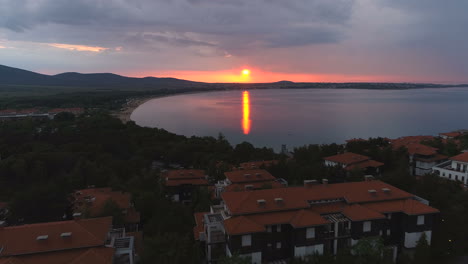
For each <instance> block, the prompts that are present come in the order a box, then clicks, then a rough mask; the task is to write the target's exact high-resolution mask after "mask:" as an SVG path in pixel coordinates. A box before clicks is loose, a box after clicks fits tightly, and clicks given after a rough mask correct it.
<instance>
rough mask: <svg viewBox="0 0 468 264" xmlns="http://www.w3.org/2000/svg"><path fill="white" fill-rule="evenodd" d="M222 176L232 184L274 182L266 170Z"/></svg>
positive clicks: (235, 172)
mask: <svg viewBox="0 0 468 264" xmlns="http://www.w3.org/2000/svg"><path fill="white" fill-rule="evenodd" d="M224 176H226V178H227V179H228V180H230V181H231V182H232V183H244V182H260V181H272V180H276V178H275V177H273V175H271V174H270V173H269V172H268V171H266V170H259V169H255V170H237V171H229V172H225V173H224Z"/></svg>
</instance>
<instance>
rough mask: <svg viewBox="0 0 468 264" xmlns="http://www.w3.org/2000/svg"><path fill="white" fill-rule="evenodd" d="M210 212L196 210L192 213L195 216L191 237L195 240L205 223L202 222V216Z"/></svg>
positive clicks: (197, 238) (198, 237) (203, 228)
mask: <svg viewBox="0 0 468 264" xmlns="http://www.w3.org/2000/svg"><path fill="white" fill-rule="evenodd" d="M209 213H210V212H198V213H194V214H193V217H194V218H195V227H194V228H193V237H194V238H195V240H199V239H200V233H202V232H203V231H204V230H205V225H204V223H203V217H204V216H205V215H206V214H209Z"/></svg>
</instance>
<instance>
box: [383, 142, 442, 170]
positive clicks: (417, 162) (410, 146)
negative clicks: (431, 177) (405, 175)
mask: <svg viewBox="0 0 468 264" xmlns="http://www.w3.org/2000/svg"><path fill="white" fill-rule="evenodd" d="M433 139H434V137H433V136H408V137H401V138H397V139H393V140H391V142H392V146H393V149H395V150H396V149H399V148H402V147H403V148H406V149H407V150H408V155H409V157H408V158H409V162H410V173H411V175H415V176H422V175H425V174H428V173H431V172H432V167H434V166H435V165H436V164H439V163H441V162H442V161H445V160H446V159H447V156H444V155H441V154H439V153H438V152H437V150H438V149H436V148H433V147H430V146H427V145H423V144H421V142H422V141H425V140H433Z"/></svg>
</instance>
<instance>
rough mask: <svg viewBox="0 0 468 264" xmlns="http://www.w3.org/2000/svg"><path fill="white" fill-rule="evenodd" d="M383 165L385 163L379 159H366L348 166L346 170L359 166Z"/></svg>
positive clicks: (372, 166) (363, 167)
mask: <svg viewBox="0 0 468 264" xmlns="http://www.w3.org/2000/svg"><path fill="white" fill-rule="evenodd" d="M383 165H384V164H383V163H382V162H378V161H375V160H366V161H363V162H359V163H355V164H351V165H349V166H347V167H346V168H345V169H346V170H353V169H355V168H358V169H365V168H378V167H382V166H383Z"/></svg>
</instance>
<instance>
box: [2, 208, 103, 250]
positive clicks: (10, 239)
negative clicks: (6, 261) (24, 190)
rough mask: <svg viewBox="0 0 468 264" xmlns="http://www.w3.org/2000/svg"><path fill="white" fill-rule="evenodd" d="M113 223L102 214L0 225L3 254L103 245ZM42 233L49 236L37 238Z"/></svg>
mask: <svg viewBox="0 0 468 264" xmlns="http://www.w3.org/2000/svg"><path fill="white" fill-rule="evenodd" d="M111 226H112V217H101V218H91V219H82V220H73V221H61V222H49V223H41V224H31V225H22V226H11V227H4V228H0V245H1V246H2V247H3V251H2V252H1V253H0V257H3V256H13V255H23V254H32V253H40V252H49V251H59V250H66V249H76V248H85V247H97V246H103V245H104V244H105V241H106V238H107V233H108V232H109V230H110V228H111ZM67 232H71V236H70V237H61V234H62V233H67ZM43 235H47V236H48V238H47V239H46V240H37V237H38V236H43Z"/></svg>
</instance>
